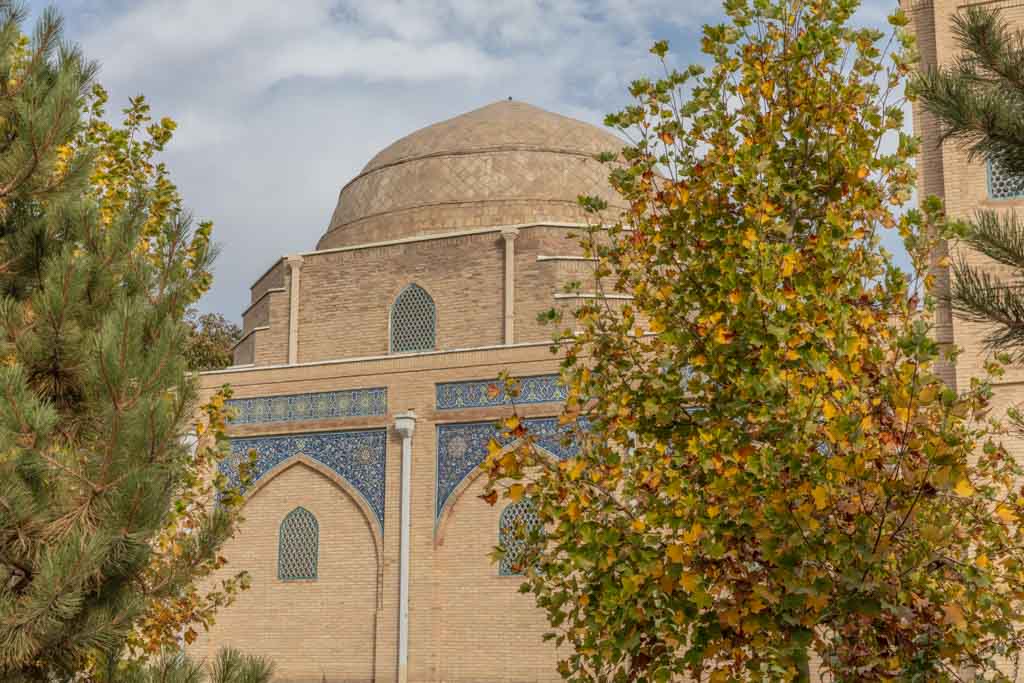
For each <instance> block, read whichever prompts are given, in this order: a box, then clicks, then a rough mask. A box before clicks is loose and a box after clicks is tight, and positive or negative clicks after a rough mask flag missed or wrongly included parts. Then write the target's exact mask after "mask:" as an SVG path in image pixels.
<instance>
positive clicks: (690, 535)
mask: <svg viewBox="0 0 1024 683" xmlns="http://www.w3.org/2000/svg"><path fill="white" fill-rule="evenodd" d="M703 535H704V527H703V526H701V524H700V522H694V523H693V526H692V527H690V530H689V531H687V532H686V533H685V534H683V542H684V543H686V544H688V545H693V544H694V543H696V542H697V541H699V540H700V537H701V536H703Z"/></svg>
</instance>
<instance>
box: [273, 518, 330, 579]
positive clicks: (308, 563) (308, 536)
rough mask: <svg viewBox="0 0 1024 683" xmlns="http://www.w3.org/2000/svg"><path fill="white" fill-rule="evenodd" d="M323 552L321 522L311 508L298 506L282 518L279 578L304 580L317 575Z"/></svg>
mask: <svg viewBox="0 0 1024 683" xmlns="http://www.w3.org/2000/svg"><path fill="white" fill-rule="evenodd" d="M319 554H320V524H319V523H318V522H317V521H316V517H314V516H313V513H312V512H310V511H309V510H307V509H305V508H302V507H297V508H295V509H294V510H292V511H291V512H289V513H288V515H287V516H286V517H285V518H284V521H283V522H281V535H280V543H279V546H278V554H277V578H279V579H281V580H282V581H301V580H304V579H305V580H308V579H315V578H316V571H317V560H318V556H319Z"/></svg>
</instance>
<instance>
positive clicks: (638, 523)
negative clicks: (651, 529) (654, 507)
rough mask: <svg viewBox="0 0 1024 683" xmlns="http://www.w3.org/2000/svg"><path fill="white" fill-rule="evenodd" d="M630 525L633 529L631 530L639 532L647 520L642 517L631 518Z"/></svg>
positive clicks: (644, 526) (645, 526) (645, 525)
mask: <svg viewBox="0 0 1024 683" xmlns="http://www.w3.org/2000/svg"><path fill="white" fill-rule="evenodd" d="M630 527H631V528H632V529H633V531H635V532H637V533H641V532H642V531H643V530H644V529H646V528H647V522H645V521H644V520H643V519H642V518H637V519H634V520H633V523H632V524H630Z"/></svg>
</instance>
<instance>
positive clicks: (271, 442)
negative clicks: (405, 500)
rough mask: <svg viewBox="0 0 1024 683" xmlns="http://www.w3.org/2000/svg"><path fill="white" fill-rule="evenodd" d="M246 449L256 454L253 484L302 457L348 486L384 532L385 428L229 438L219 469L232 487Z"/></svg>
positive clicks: (247, 451)
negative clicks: (227, 448)
mask: <svg viewBox="0 0 1024 683" xmlns="http://www.w3.org/2000/svg"><path fill="white" fill-rule="evenodd" d="M250 450H255V451H256V454H257V455H256V466H255V469H254V471H253V476H252V479H253V482H256V481H258V480H259V479H260V477H262V476H263V475H265V474H266V473H267V472H269V471H270V470H271V469H273V468H274V467H276V466H277V465H279V464H281V463H282V462H284V461H285V460H287V459H288V458H290V457H292V456H294V455H299V454H302V455H305V456H306V457H308V458H311V459H313V460H316V461H317V462H320V463H323V464H324V465H326V466H327V467H329V468H331V469H332V470H334V471H335V472H336V473H337V474H338V475H339V476H340V477H342V478H343V479H345V481H347V482H348V483H350V484H352V486H353V487H354V488H355V489H356V490H357V491H358V492H359V493H360V494H361V495H362V496H363V498H364V499H365V500H366V502H367V504H368V505H369V506H370V509H372V510H373V512H374V514H375V515H376V516H377V521H378V522H379V523H380V526H381V530H383V529H384V465H385V459H386V451H387V430H386V429H367V430H362V431H344V432H320V433H315V434H291V435H287V436H254V437H246V438H238V439H232V440H231V456H230V457H228V458H225V459H224V460H223V461H222V462H221V465H220V469H221V472H223V473H224V475H225V476H226V477H227V478H228V480H229V481H230V482H231V483H232V484H233V485H235V486H237V485H238V463H240V462H242V461H243V459H244V458H246V457H247V455H248V453H249V451H250Z"/></svg>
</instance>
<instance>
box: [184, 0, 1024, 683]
mask: <svg viewBox="0 0 1024 683" xmlns="http://www.w3.org/2000/svg"><path fill="white" fill-rule="evenodd" d="M989 4H990V5H991V6H992V7H996V8H999V9H1001V10H1002V12H1003V16H1004V17H1006V18H1008V19H1009V20H1010V21H1011V22H1013V23H1014V24H1016V25H1018V26H1024V2H1021V0H996V2H993V3H989ZM903 6H904V8H905V10H906V11H907V13H908V15H909V17H910V19H911V22H912V23H911V28H912V29H913V30H914V31H915V33H916V34H917V37H918V43H919V47H920V52H921V59H922V64H923V65H924V66H925V67H931V66H935V65H949V64H950V63H951V61H952V60H953V59H954V58H955V55H956V45H955V40H954V37H953V35H952V32H951V23H950V22H951V18H952V17H953V16H954V15H955V13H956V12H958V11H960V10H961V8H962V7H963V6H964V5H961V4H958V2H957V0H904V2H903ZM913 125H914V129H915V131H917V132H918V134H919V135H920V136H921V138H922V142H923V144H922V151H921V156H920V158H919V159H918V169H919V187H920V192H921V193H922V194H924V195H927V194H934V195H938V196H939V197H941V198H943V199H944V200H945V202H946V206H947V210H948V213H949V214H950V215H951V216H952V217H956V218H969V217H970V216H971V215H972V214H973V212H974V211H975V210H976V209H978V208H994V209H997V210H1001V211H1014V210H1020V209H1022V208H1024V184H1022V183H1021V182H1019V179H1014V178H1010V177H1008V176H1007V174H1006V173H1004V172H1003V171H1002V170H1001V169H999V168H996V167H993V166H992V165H989V164H985V163H983V162H980V163H979V162H971V161H969V160H968V159H967V157H966V154H965V153H964V152H963V151H962V150H960V149H958V148H956V147H955V146H952V145H949V144H946V145H940V144H939V138H938V127H937V125H936V124H935V122H934V121H932V120H930V119H929V117H928V115H927V114H926V113H925V112H923V111H920V110H918V109H915V111H914V118H913ZM622 144H623V143H622V141H621V140H620V139H619V138H617V137H616V136H614V135H612V134H610V133H608V132H606V131H604V130H601V129H599V128H596V127H594V126H591V125H589V124H586V123H582V122H580V121H576V120H573V119H570V118H566V117H563V116H559V115H557V114H553V113H550V112H546V111H543V110H541V109H538V108H536V107H533V106H530V105H528V104H524V103H521V102H514V101H501V102H497V103H494V104H491V105H489V106H486V107H483V108H481V109H477V110H475V111H472V112H469V113H467V114H463V115H461V116H457V117H455V118H453V119H450V120H447V121H443V122H441V123H437V124H434V125H432V126H428V127H427V128H424V129H422V130H420V131H417V132H415V133H413V134H411V135H409V136H407V137H405V138H402V139H401V140H398V141H397V142H395V143H394V144H392V145H391V146H390V147H387V148H386V149H384V150H383V151H381V152H380V153H379V154H377V155H376V156H375V157H374V158H373V159H371V160H370V162H369V163H368V164H367V165H366V167H365V168H364V169H363V170H362V171H361V172H360V173H359V175H357V176H356V177H355V178H354V179H352V180H351V181H349V182H348V183H347V184H346V185H345V186H344V187H343V188H342V189H341V193H340V197H339V200H338V204H337V208H336V209H335V211H334V214H333V215H332V216H331V219H330V223H329V226H328V229H327V231H326V232H325V233H324V235H323V237H321V238H320V241H319V243H318V244H317V245H316V248H315V249H314V250H311V251H304V252H297V253H294V254H291V255H288V256H284V257H282V258H280V259H279V260H277V261H276V262H275V263H273V264H271V265H270V267H269V268H268V269H267V270H266V271H265V272H263V274H262V275H259V277H258V278H257V279H256V280H255V283H254V284H253V285H252V288H251V303H250V305H249V307H248V308H247V309H246V310H245V311H244V313H243V321H244V326H243V327H244V329H243V333H244V336H243V338H242V339H241V340H240V341H239V342H238V345H237V346H236V348H235V351H234V365H233V366H232V367H230V368H227V369H225V370H219V371H212V372H206V373H203V374H202V387H203V390H204V392H205V393H206V395H209V394H210V393H211V392H213V391H214V390H215V389H216V388H218V387H220V386H221V385H223V384H225V383H230V384H231V385H232V387H233V389H234V394H235V398H234V399H233V406H234V408H235V409H236V411H237V416H236V417H235V419H234V420H233V422H232V424H231V425H230V427H229V433H230V436H231V437H232V451H233V454H234V455H233V457H237V458H240V457H242V455H243V454H245V453H247V452H249V451H250V450H255V451H256V453H257V456H258V459H257V463H256V468H255V478H254V481H253V483H252V484H251V485H250V487H249V489H248V490H247V492H246V503H245V508H244V516H245V521H244V523H243V524H242V526H241V528H240V530H239V533H238V534H237V536H236V537H235V538H234V539H232V540H231V541H230V542H229V543H228V545H227V547H226V548H225V555H226V556H227V558H228V560H229V563H230V564H229V566H228V567H227V568H226V569H225V571H228V572H231V571H236V570H238V569H245V570H247V571H248V572H249V573H250V575H251V577H252V588H251V589H250V590H248V591H245V592H243V593H242V594H241V595H240V596H239V598H238V600H237V602H236V603H235V604H234V605H232V606H231V607H229V608H226V609H223V610H221V612H220V613H219V614H218V615H217V622H216V624H215V625H214V626H213V627H212V628H211V630H210V631H209V632H208V633H205V634H203V635H202V636H201V637H200V639H199V640H198V641H197V642H196V643H195V644H194V645H193V646H192V647H191V650H192V652H193V653H194V654H197V655H199V656H201V657H202V656H209V655H212V654H213V653H214V652H215V650H216V649H217V648H219V647H221V646H225V645H227V646H234V647H237V648H239V649H241V650H243V651H245V652H249V653H254V654H262V655H266V656H269V657H271V658H273V659H274V660H275V662H276V664H277V680H278V681H282V682H296V683H297V682H300V681H301V682H310V683H314V682H319V681H329V682H331V683H341V682H343V681H344V682H356V681H358V682H363V681H387V682H392V681H399V682H400V683H407V682H415V683H427V682H440V681H446V682H459V683H470V682H472V683H485V682H513V681H516V682H518V681H556V680H560V677H559V675H558V674H557V672H556V663H557V659H558V657H557V653H556V651H555V649H554V646H553V645H552V644H551V643H550V642H546V641H543V640H542V634H543V633H544V632H545V631H546V630H547V624H546V620H545V616H544V614H543V613H542V612H541V611H540V610H539V609H537V608H536V607H535V606H534V603H533V598H532V596H531V595H524V594H520V593H519V591H518V589H519V585H520V584H521V577H519V576H517V575H516V573H515V567H514V562H512V561H506V562H504V563H500V564H494V563H492V561H491V559H490V558H489V553H490V551H491V550H492V549H493V548H494V546H496V545H498V544H500V543H502V542H503V541H504V540H506V539H507V538H509V536H510V531H511V530H512V529H514V528H515V527H516V526H517V525H530V524H536V517H535V516H534V515H533V512H532V510H531V509H530V507H529V503H528V501H519V502H516V503H511V502H509V501H507V500H505V501H500V502H499V503H498V504H497V505H495V506H494V507H491V506H488V505H487V504H486V503H484V502H483V501H480V500H478V498H477V496H478V495H479V494H480V493H481V492H482V491H483V487H484V482H483V481H482V479H481V477H480V475H479V474H478V471H477V470H476V466H477V465H478V464H479V463H480V462H482V460H483V458H484V456H485V454H486V451H487V443H488V441H489V440H490V439H491V437H492V436H494V435H495V428H494V424H495V421H496V420H497V419H498V418H500V417H503V416H507V415H508V414H509V412H510V407H509V399H508V397H507V396H505V395H504V393H503V392H498V393H497V394H495V392H494V391H492V390H489V388H490V387H492V386H494V385H495V380H496V379H497V377H498V376H499V373H501V372H502V371H509V372H510V373H511V374H513V375H514V376H516V377H519V378H522V394H521V396H520V397H519V398H517V399H516V403H517V411H518V412H519V413H520V415H522V416H524V417H525V418H526V420H527V422H528V424H529V426H530V427H531V428H532V430H533V431H534V432H535V433H537V434H539V435H541V441H540V445H541V446H542V447H543V448H545V449H546V450H548V451H549V453H550V454H551V455H552V456H553V457H558V458H565V457H569V456H571V446H567V445H565V443H564V442H563V440H562V439H561V438H560V434H559V428H558V423H557V416H558V414H559V413H560V407H561V402H562V400H563V399H564V396H565V394H564V389H563V388H562V387H561V386H560V385H559V384H558V382H557V370H558V359H557V357H556V356H553V355H552V354H551V351H550V348H549V347H550V346H551V341H550V340H551V336H552V330H551V329H550V328H549V327H546V326H542V325H540V324H539V323H538V321H537V316H538V314H539V313H541V312H542V311H546V310H549V309H551V308H556V309H562V310H566V311H569V310H571V309H572V308H573V307H574V306H575V305H576V304H578V303H579V300H580V299H581V298H592V297H595V296H598V293H597V292H594V291H587V290H586V287H584V288H583V289H582V290H579V291H574V292H573V293H571V294H570V293H565V291H564V286H565V285H566V284H567V283H568V282H571V281H579V280H584V281H585V280H586V279H587V278H586V276H587V275H588V274H589V272H590V268H591V267H592V264H591V263H590V262H589V261H588V259H587V258H585V257H584V256H583V255H582V250H581V249H580V247H579V245H578V243H577V242H576V240H575V239H572V238H571V234H572V233H573V232H574V231H576V232H579V230H580V228H581V227H583V226H585V225H586V222H587V216H585V215H584V214H583V213H582V211H581V210H580V208H579V206H578V203H577V197H578V196H579V195H597V196H600V197H603V198H604V199H606V200H608V201H609V203H610V204H611V206H612V208H613V209H614V208H616V207H617V206H619V204H620V202H619V201H618V199H617V197H616V195H615V194H614V192H613V191H612V190H611V188H610V187H609V185H608V181H607V168H606V167H605V166H603V165H602V164H600V163H599V162H598V161H596V160H595V155H597V154H599V153H601V152H606V151H614V150H617V149H618V148H620V147H621V146H622ZM948 249H949V251H950V252H952V255H954V256H956V255H957V254H962V255H963V256H964V257H965V258H967V259H968V260H970V261H972V262H976V263H977V262H980V258H981V257H980V256H978V255H977V254H972V253H970V252H968V251H966V250H963V249H961V248H959V247H957V246H956V245H949V247H948ZM939 256H940V257H941V254H940V255H939ZM936 270H937V274H938V282H939V287H940V293H941V291H943V290H945V291H948V287H949V277H948V273H947V272H946V271H945V270H944V269H942V268H941V267H937V268H936ZM1003 275H1006V274H1005V273H1003ZM608 296H612V297H621V296H624V295H615V294H612V295H608ZM612 303H614V302H612ZM936 323H937V324H936V331H937V332H936V333H937V336H938V339H939V341H940V342H942V343H944V344H946V345H956V346H958V347H960V348H962V349H963V353H962V354H961V355H960V356H959V357H958V358H957V360H956V362H955V363H947V364H945V365H944V366H943V367H942V368H940V370H941V373H942V375H943V377H944V378H945V380H946V381H947V382H949V383H950V384H951V385H954V386H956V385H958V384H963V385H965V386H966V383H967V382H969V380H970V378H971V377H972V376H979V375H981V374H982V363H983V361H984V358H985V357H986V355H987V351H986V349H985V348H984V345H983V342H982V340H983V338H984V336H985V330H984V328H983V327H982V326H979V325H976V324H972V323H968V322H965V321H962V320H959V319H956V318H954V317H953V316H952V315H951V313H950V311H949V310H948V307H946V308H940V310H939V312H938V319H937V321H936ZM1022 384H1024V369H1021V368H1011V369H1010V370H1009V372H1007V374H1006V376H1005V377H1004V378H1002V379H1001V380H1000V383H999V384H998V385H997V386H996V387H995V396H996V404H997V407H998V408H1005V407H1007V406H1009V405H1012V404H1018V403H1020V402H1022V401H1024V392H1022V391H1021V386H1022ZM1011 451H1012V452H1014V453H1015V454H1016V455H1017V456H1018V457H1024V448H1021V444H1019V443H1015V444H1012V445H1011ZM505 545H509V546H510V548H511V550H512V556H513V557H514V551H515V544H514V543H510V544H505Z"/></svg>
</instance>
